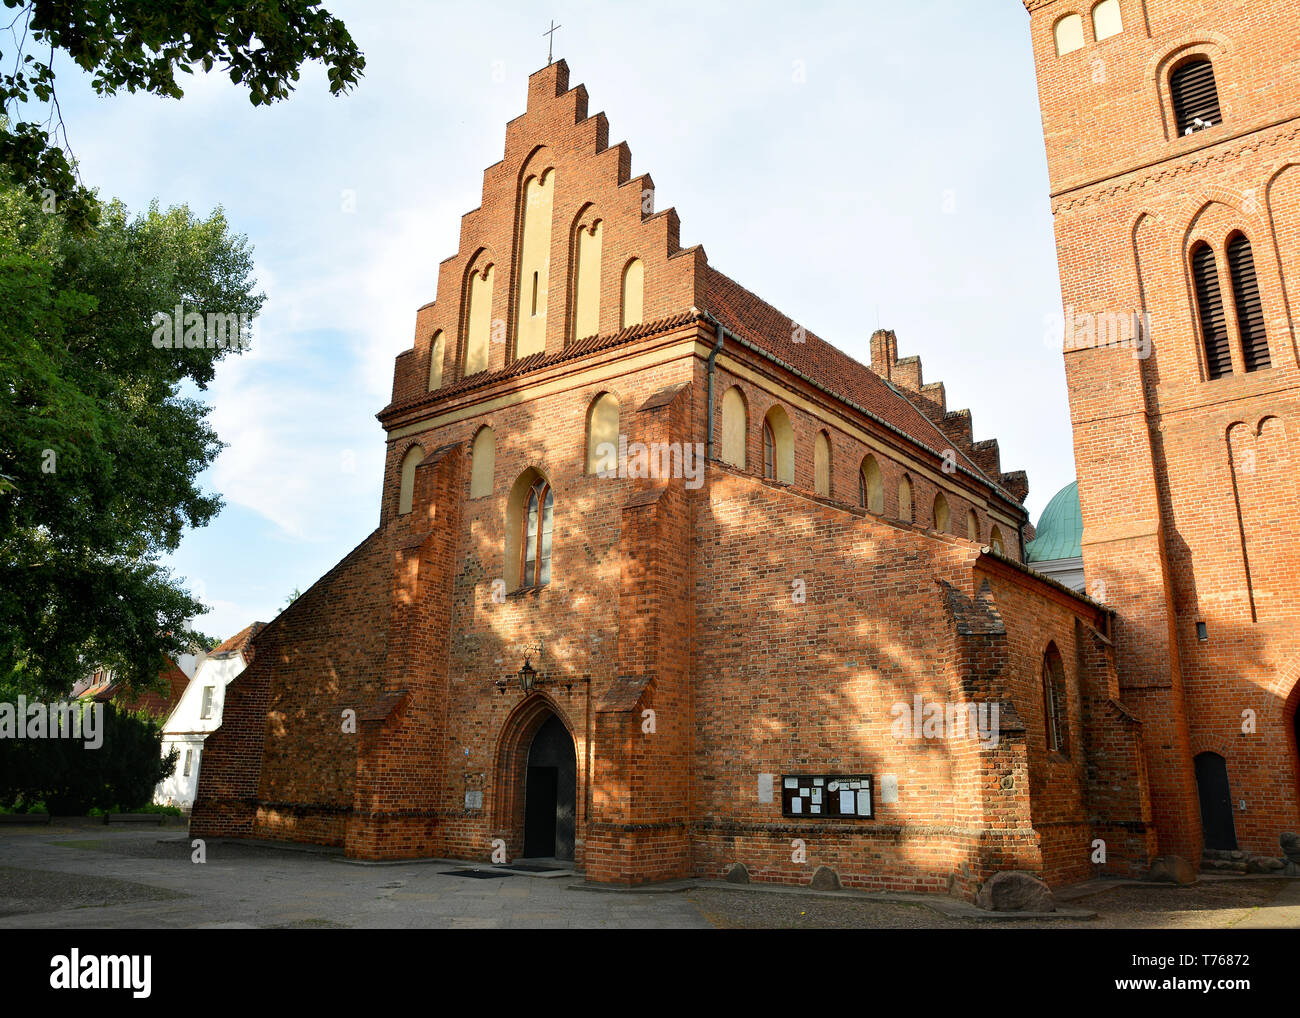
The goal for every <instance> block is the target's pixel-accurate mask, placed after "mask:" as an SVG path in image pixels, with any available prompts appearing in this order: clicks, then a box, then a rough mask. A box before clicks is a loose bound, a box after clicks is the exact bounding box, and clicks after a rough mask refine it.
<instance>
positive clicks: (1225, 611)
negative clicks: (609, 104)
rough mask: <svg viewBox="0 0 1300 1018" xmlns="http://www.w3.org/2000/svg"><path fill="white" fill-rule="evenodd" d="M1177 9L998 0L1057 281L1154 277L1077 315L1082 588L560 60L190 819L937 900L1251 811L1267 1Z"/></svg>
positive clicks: (1279, 731) (344, 839)
mask: <svg viewBox="0 0 1300 1018" xmlns="http://www.w3.org/2000/svg"><path fill="white" fill-rule="evenodd" d="M1195 6H1205V5H1195ZM1208 6H1210V7H1217V8H1221V9H1222V11H1223V13H1222V15H1221V16H1218V17H1216V18H1214V19H1209V18H1207V17H1206V16H1203V15H1197V14H1193V13H1192V6H1191V5H1188V4H1185V3H1176V2H1173V0H1145V2H1144V0H1119V2H1116V0H1103V2H1102V3H1099V4H1096V5H1095V6H1094V7H1092V8H1090V9H1085V7H1084V6H1083V5H1078V4H1073V3H1070V2H1043V0H1028V2H1027V3H1026V7H1027V8H1028V9H1029V13H1030V15H1031V23H1032V33H1033V45H1034V52H1035V55H1036V59H1037V63H1038V73H1039V83H1040V90H1041V101H1042V107H1043V119H1044V129H1045V133H1046V137H1047V144H1048V155H1049V164H1050V170H1051V184H1052V201H1053V207H1054V212H1055V217H1056V228H1057V237H1058V247H1059V251H1060V260H1061V279H1062V288H1063V295H1064V298H1065V303H1066V305H1069V306H1072V311H1073V314H1074V315H1075V316H1076V317H1077V316H1078V315H1085V316H1086V315H1110V316H1111V318H1112V319H1116V312H1123V315H1124V316H1128V315H1130V313H1132V312H1145V313H1147V315H1148V317H1149V321H1150V328H1149V330H1148V329H1147V328H1146V325H1145V321H1146V319H1143V318H1142V317H1141V315H1140V314H1139V315H1138V317H1137V318H1128V317H1124V318H1123V321H1120V323H1119V324H1120V326H1123V325H1124V324H1125V322H1128V323H1130V324H1134V323H1136V325H1137V326H1138V333H1137V334H1136V335H1132V336H1130V337H1129V339H1130V341H1129V342H1127V343H1124V342H1122V340H1123V337H1122V336H1121V337H1119V339H1120V340H1121V341H1120V342H1109V340H1113V339H1115V338H1116V337H1115V336H1113V335H1108V336H1107V339H1108V342H1106V343H1102V342H1098V341H1097V339H1096V335H1097V334H1096V332H1095V331H1094V332H1093V341H1092V343H1091V344H1090V345H1088V344H1081V343H1079V342H1076V341H1075V339H1076V337H1075V336H1074V335H1073V334H1069V335H1067V337H1066V338H1067V342H1066V364H1067V371H1068V378H1069V386H1070V400H1071V411H1072V415H1073V422H1074V429H1075V441H1076V460H1077V465H1078V471H1079V498H1080V503H1081V507H1082V514H1083V521H1084V535H1083V558H1084V564H1085V570H1086V574H1087V581H1088V589H1087V593H1086V594H1082V593H1077V592H1076V591H1074V590H1072V589H1070V588H1069V587H1067V586H1064V585H1063V584H1061V583H1058V582H1056V581H1054V580H1052V579H1049V578H1048V577H1047V576H1045V575H1043V574H1041V573H1039V572H1038V571H1036V570H1034V569H1033V568H1032V567H1031V566H1030V565H1028V564H1026V561H1025V552H1024V546H1025V543H1026V541H1027V540H1028V539H1029V538H1030V537H1032V536H1033V533H1032V527H1030V525H1029V522H1028V519H1027V514H1026V511H1025V509H1024V506H1023V501H1024V499H1025V496H1026V494H1027V491H1028V482H1027V479H1026V477H1025V475H1024V473H1023V472H1020V471H1004V470H1003V469H1002V467H1001V463H1000V459H999V451H998V444H997V442H996V441H995V440H976V439H975V437H974V434H973V431H972V423H971V416H970V413H969V412H968V411H965V410H949V409H948V408H947V406H946V402H945V397H944V388H943V384H942V383H940V382H927V381H925V380H924V379H923V377H922V371H921V363H920V361H919V359H918V358H917V357H914V356H913V357H900V356H899V351H898V344H897V340H896V338H895V336H894V334H893V333H891V332H887V331H879V332H877V333H876V334H875V335H874V336H872V337H871V363H870V366H865V365H862V364H860V363H858V362H857V361H855V360H854V359H853V358H851V357H849V356H848V355H846V354H844V353H842V352H841V351H840V350H838V349H837V348H835V347H834V346H832V345H831V344H829V343H828V342H826V341H824V340H822V339H820V338H819V337H817V336H815V335H813V334H812V333H811V332H808V331H807V330H805V329H804V328H803V327H802V326H800V325H799V324H798V319H797V318H794V319H792V318H790V317H788V316H787V315H786V314H784V313H782V312H781V311H778V310H777V309H776V308H774V307H772V306H771V305H769V304H767V303H766V302H764V301H763V300H762V299H761V298H760V297H758V296H757V295H755V294H754V293H752V292H750V291H749V290H747V289H745V288H744V287H743V286H742V285H740V284H739V283H738V282H736V281H735V280H733V279H731V278H729V277H728V276H727V275H725V274H724V273H723V272H722V271H721V270H720V269H718V268H716V267H714V266H713V265H712V264H711V263H710V262H709V260H708V257H707V255H706V254H705V251H704V249H703V248H702V247H690V248H682V247H681V246H680V245H679V242H678V233H679V230H678V219H677V216H676V214H675V213H674V212H673V211H672V210H671V209H669V210H663V211H655V209H654V202H653V198H654V185H653V183H652V181H651V179H650V178H649V176H648V175H642V176H637V177H634V176H632V174H631V155H630V152H629V150H628V147H627V145H626V144H623V143H616V144H613V145H611V144H610V142H609V126H608V123H607V121H606V119H605V117H604V116H603V115H602V114H597V115H594V116H591V115H589V114H588V108H587V93H586V90H585V89H584V88H583V87H582V86H581V85H578V86H576V87H571V86H570V82H569V73H568V68H567V66H566V65H565V63H564V62H563V61H558V62H556V63H554V64H551V65H549V66H547V67H545V68H543V69H542V70H540V71H538V72H537V73H535V74H533V75H532V76H531V78H530V79H529V82H528V98H527V108H526V111H525V112H524V114H523V115H522V116H520V117H518V118H516V119H515V120H513V121H511V122H510V123H509V124H508V125H507V129H506V140H505V152H504V156H503V158H502V160H501V161H500V162H498V163H496V164H495V165H493V166H491V167H489V168H488V169H487V170H486V172H485V174H484V181H483V198H482V204H481V205H480V207H479V208H477V209H475V210H473V211H471V212H469V213H468V214H467V215H466V216H465V217H464V218H463V219H462V225H461V235H460V238H459V248H458V250H457V252H456V253H455V254H454V255H453V256H452V257H450V258H448V259H447V260H445V261H443V262H442V263H441V265H440V266H439V275H438V286H437V299H436V300H434V301H432V302H430V303H428V304H426V305H424V306H423V307H421V308H419V309H418V311H417V312H416V321H415V335H414V344H413V346H412V347H411V349H409V350H407V351H405V352H403V353H402V354H401V355H400V356H399V357H398V358H397V361H396V367H395V373H394V382H393V395H392V401H391V402H390V403H389V405H388V406H387V407H385V408H384V409H383V410H382V411H381V412H380V413H379V415H378V416H379V420H380V422H381V424H382V425H383V427H384V429H385V432H386V435H387V460H386V468H385V477H384V487H383V499H382V505H381V507H380V518H379V524H378V527H377V528H376V529H375V531H374V532H373V533H371V534H370V535H369V536H368V537H367V538H366V539H365V540H364V541H363V542H362V543H361V544H360V545H359V546H358V547H357V548H355V549H354V550H353V551H352V552H351V553H349V554H348V555H347V556H346V557H345V558H344V559H343V561H341V562H340V563H339V564H338V565H337V566H335V567H334V568H333V569H332V570H331V571H330V572H329V573H327V574H326V575H325V576H324V577H322V578H321V579H320V580H319V581H318V582H317V583H316V584H315V585H314V586H313V587H311V589H310V590H308V591H307V592H306V593H304V594H303V595H302V596H301V597H299V598H298V599H297V600H296V601H294V602H293V604H292V605H290V606H289V607H288V608H287V609H286V610H285V611H284V612H283V613H282V614H281V615H280V616H279V617H278V618H277V619H276V620H275V621H274V622H273V623H272V624H270V625H269V626H267V627H266V629H265V630H263V631H262V632H261V633H260V634H259V635H258V637H257V641H256V645H257V654H256V657H255V658H254V660H253V663H252V665H251V666H250V667H249V668H248V669H247V670H246V671H245V672H244V673H243V674H242V675H241V676H240V677H239V678H238V680H236V681H235V682H233V683H232V684H231V685H230V687H229V689H228V691H227V698H226V703H225V709H224V715H223V722H222V725H221V728H220V729H219V730H218V731H217V732H215V733H214V734H212V735H211V736H209V738H208V743H207V751H206V756H205V760H204V767H203V770H202V773H201V776H200V787H199V791H198V797H197V800H196V803H195V808H194V813H193V817H192V822H191V832H192V833H193V834H194V835H196V836H216V835H226V836H235V837H250V838H269V839H282V840H291V841H303V842H313V843H318V844H323V845H331V846H339V847H341V848H342V849H343V850H344V851H345V852H346V854H347V855H349V856H351V857H355V858H361V859H399V858H420V857H430V858H455V859H465V860H476V861H479V862H482V863H489V862H498V863H499V862H502V861H510V862H513V861H516V860H519V859H524V858H529V859H531V858H540V859H556V860H572V863H573V865H574V866H576V867H577V868H578V869H579V870H580V871H581V872H582V873H584V874H585V877H586V879H587V880H589V881H593V882H605V883H613V884H639V883H649V882H655V881H665V880H671V879H676V878H683V877H691V876H697V877H714V878H716V877H720V876H722V875H724V874H728V873H731V874H733V876H735V875H736V874H738V873H739V874H744V875H746V876H747V877H748V878H749V879H752V880H755V881H772V882H783V883H791V884H798V883H807V882H808V881H809V879H810V878H811V877H812V875H813V873H814V872H815V871H816V870H817V869H818V868H819V867H823V866H824V867H829V868H830V869H831V870H833V871H834V872H835V874H836V875H837V876H838V878H839V880H840V882H841V883H842V884H844V885H845V886H851V887H860V888H870V889H904V890H926V891H937V892H947V893H952V894H956V895H959V896H963V897H967V898H969V897H973V896H974V894H975V893H976V891H978V889H979V888H980V886H981V885H982V884H983V883H984V882H985V881H986V880H987V879H988V878H989V877H990V876H991V875H992V874H994V873H996V872H998V871H1001V870H1024V871H1029V872H1032V873H1036V874H1038V875H1040V876H1041V877H1042V878H1043V879H1044V880H1046V881H1047V882H1048V883H1049V884H1052V885H1060V884H1064V883H1069V882H1073V881H1077V880H1082V879H1087V878H1088V877H1091V876H1094V875H1096V874H1098V873H1101V872H1106V873H1117V874H1126V875H1138V874H1141V873H1143V872H1145V870H1146V868H1147V866H1148V864H1149V862H1150V860H1151V859H1152V858H1153V857H1155V856H1157V855H1160V854H1170V853H1176V854H1179V855H1182V856H1184V857H1185V858H1188V859H1190V860H1193V861H1194V862H1195V861H1199V859H1200V858H1201V853H1202V849H1203V848H1204V847H1206V846H1209V847H1211V848H1213V847H1217V846H1219V845H1221V844H1226V843H1227V842H1226V841H1225V839H1227V838H1230V839H1231V840H1232V846H1233V847H1237V846H1238V845H1240V846H1241V847H1243V848H1248V849H1251V850H1256V851H1260V852H1265V853H1271V854H1274V855H1276V854H1277V853H1276V845H1277V837H1278V834H1279V833H1280V832H1281V831H1283V830H1287V829H1290V830H1294V829H1296V828H1297V827H1300V811H1298V809H1297V783H1298V775H1300V766H1298V765H1297V756H1296V737H1295V728H1294V725H1295V722H1294V716H1295V708H1296V699H1297V688H1298V687H1297V679H1298V678H1300V637H1297V635H1296V626H1295V623H1296V621H1297V618H1296V615H1297V605H1296V600H1295V598H1296V595H1295V593H1294V589H1295V586H1294V581H1295V580H1297V579H1298V578H1300V569H1298V568H1297V566H1298V564H1300V561H1298V559H1297V547H1298V543H1300V539H1298V538H1297V527H1296V515H1295V508H1294V507H1295V505H1296V501H1295V499H1294V497H1293V496H1294V494H1295V489H1296V482H1295V479H1294V476H1293V475H1292V473H1291V472H1290V471H1289V470H1287V460H1286V452H1285V432H1286V430H1287V429H1288V428H1290V429H1291V430H1292V431H1293V433H1294V430H1295V428H1296V427H1297V414H1296V381H1297V374H1296V371H1297V355H1296V346H1295V340H1294V338H1293V335H1292V333H1291V332H1290V331H1289V329H1288V325H1287V322H1288V321H1289V320H1290V317H1291V316H1290V312H1289V310H1288V301H1290V300H1293V299H1295V297H1294V295H1295V293H1296V291H1297V289H1298V288H1300V236H1298V235H1297V230H1298V229H1300V226H1298V224H1300V216H1298V215H1297V213H1300V165H1297V163H1300V158H1297V157H1298V156H1300V145H1298V144H1297V136H1300V116H1298V115H1300V91H1297V88H1298V86H1297V83H1296V79H1295V76H1294V75H1293V74H1292V75H1290V76H1289V77H1288V75H1286V74H1284V73H1283V68H1284V67H1285V66H1287V65H1288V64H1290V65H1292V66H1294V65H1295V61H1297V60H1300V39H1298V38H1297V35H1296V33H1295V32H1294V31H1291V30H1287V31H1283V30H1282V29H1283V27H1284V26H1283V24H1282V22H1283V21H1284V20H1286V19H1287V18H1288V17H1291V16H1290V15H1288V14H1287V13H1286V8H1285V7H1284V5H1283V4H1282V3H1280V2H1278V3H1264V4H1262V5H1261V4H1256V5H1254V6H1253V7H1252V8H1251V11H1250V12H1249V13H1247V12H1245V11H1244V10H1243V9H1241V8H1240V7H1239V5H1235V4H1233V5H1230V4H1226V3H1225V4H1210V5H1208ZM1261 6H1262V8H1263V9H1264V10H1265V11H1270V12H1272V13H1271V14H1270V15H1268V16H1264V15H1261V14H1260V13H1259V10H1260V8H1261ZM1211 21H1212V23H1210V22H1211ZM1290 28H1291V29H1293V28H1294V25H1293V24H1291V25H1290ZM1076 43H1077V45H1076ZM1097 61H1104V67H1105V71H1104V74H1103V75H1102V78H1101V80H1100V82H1099V81H1097V79H1096V71H1095V66H1096V63H1097ZM1202 64H1204V65H1206V66H1207V67H1210V68H1212V70H1213V74H1212V75H1211V74H1210V71H1209V70H1207V69H1203V68H1202ZM1189 68H1191V69H1192V70H1189ZM1207 81H1208V82H1209V85H1208V86H1207V84H1206V82H1207ZM1189 82H1190V84H1189ZM1216 82H1217V98H1215V99H1214V106H1213V109H1211V101H1210V98H1207V97H1209V96H1210V93H1211V91H1212V90H1213V89H1214V88H1215V84H1216ZM1260 82H1273V83H1275V86H1274V87H1273V88H1272V89H1266V88H1262V87H1259V83H1260ZM1189 115H1191V116H1195V117H1196V118H1199V119H1200V120H1201V121H1204V122H1207V124H1208V126H1204V127H1200V126H1197V125H1191V126H1192V127H1193V130H1192V131H1190V132H1188V133H1184V130H1183V128H1184V121H1185V120H1187V118H1188V117H1189ZM1243 240H1244V241H1245V242H1246V244H1245V252H1244V254H1243V248H1242V242H1243ZM1207 250H1208V251H1209V252H1210V253H1209V254H1208V255H1207V254H1205V251H1207ZM1252 259H1253V260H1252ZM1243 265H1246V266H1247V267H1249V268H1250V273H1249V274H1248V275H1247V274H1245V273H1244V272H1243V269H1242V266H1243ZM1216 274H1217V275H1216ZM1252 287H1253V288H1252ZM1216 302H1217V303H1216ZM795 310H798V311H801V312H802V311H808V310H812V309H795ZM1121 317H1122V316H1121ZM1116 320H1118V319H1116ZM1112 324H1114V322H1112ZM1117 327H1118V326H1117ZM1148 333H1149V335H1148ZM1144 337H1146V338H1148V339H1149V340H1150V343H1149V345H1150V347H1151V350H1150V352H1149V356H1146V357H1139V356H1136V355H1135V354H1136V353H1138V352H1140V348H1141V347H1142V345H1143V342H1145V341H1146V340H1145V339H1144ZM1140 340H1141V342H1140ZM1288 579H1290V580H1291V581H1293V582H1292V583H1290V584H1288V583H1287V582H1286V581H1287V580H1288ZM1243 712H1246V713H1243ZM1247 717H1253V722H1250V723H1248V722H1247V721H1246V720H1245V719H1246V718H1247Z"/></svg>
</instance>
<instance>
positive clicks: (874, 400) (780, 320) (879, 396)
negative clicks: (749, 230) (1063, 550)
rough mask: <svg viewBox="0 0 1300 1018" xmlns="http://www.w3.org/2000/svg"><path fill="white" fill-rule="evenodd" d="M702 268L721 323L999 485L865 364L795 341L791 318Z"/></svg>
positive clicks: (816, 341)
mask: <svg viewBox="0 0 1300 1018" xmlns="http://www.w3.org/2000/svg"><path fill="white" fill-rule="evenodd" d="M705 271H706V272H707V273H708V278H707V283H706V291H705V292H706V294H707V297H706V299H707V301H708V308H709V310H710V311H712V312H713V314H714V315H715V316H716V317H717V318H718V319H720V320H721V322H722V324H723V325H724V326H725V327H726V328H728V329H730V330H731V331H732V332H734V333H736V334H737V335H738V336H740V337H741V338H742V339H745V340H747V341H749V342H750V343H752V344H753V345H754V346H757V347H759V348H760V349H762V350H764V351H766V352H767V353H769V354H771V355H772V356H773V357H776V358H777V359H778V360H781V361H784V362H785V363H786V364H788V365H790V366H791V367H792V368H794V369H795V370H796V371H798V372H799V373H800V374H802V375H805V376H807V377H808V378H810V379H812V380H813V381H814V382H816V383H817V384H818V385H820V386H821V387H822V388H824V389H827V390H829V391H830V392H831V393H833V394H835V395H837V396H839V397H840V398H841V399H845V400H848V401H849V402H851V403H856V404H857V405H858V406H860V407H862V408H863V409H865V410H867V411H869V412H870V413H872V414H873V415H875V416H876V417H879V418H880V419H881V420H883V421H885V422H886V423H887V424H889V425H891V426H892V427H894V428H896V429H897V430H899V431H901V432H903V434H905V435H907V436H908V437H909V438H911V439H912V440H913V441H914V442H917V443H918V444H920V445H921V446H923V447H925V448H927V449H929V450H930V451H931V452H933V453H934V454H935V455H936V456H939V457H942V456H943V451H944V450H946V449H953V451H954V452H955V453H956V454H957V459H958V461H959V462H960V463H961V465H962V466H963V467H965V468H966V469H967V470H969V471H970V472H971V473H973V474H974V475H975V476H976V477H978V478H980V479H981V480H983V481H985V482H986V483H988V484H992V485H994V486H996V487H999V490H1000V485H998V482H997V481H996V480H994V479H992V478H990V477H989V476H988V475H987V474H985V473H984V471H982V470H981V469H980V468H979V467H978V466H976V464H975V463H974V462H972V461H971V459H970V458H969V457H968V456H966V455H965V453H963V452H962V451H961V450H960V449H957V448H955V447H954V445H953V443H952V442H951V441H950V440H949V439H948V437H947V436H946V435H944V433H943V432H942V431H940V430H939V428H938V427H937V426H936V425H935V424H933V423H932V422H931V421H930V419H929V418H927V417H926V416H925V415H924V414H923V413H921V411H919V410H918V409H916V407H915V406H913V405H912V403H911V402H909V401H908V400H907V398H906V397H904V396H903V395H902V394H901V393H899V392H898V391H897V390H896V389H894V388H893V387H892V386H890V385H889V384H888V383H887V382H886V381H885V380H884V379H882V378H881V377H880V376H879V375H877V374H876V373H875V372H874V371H872V370H871V369H870V368H868V367H867V366H866V365H864V364H861V363H860V362H858V361H856V360H854V359H853V358H852V357H850V356H849V355H848V354H846V353H845V352H844V351H843V350H840V349H838V348H836V347H834V346H831V344H830V343H827V342H826V341H825V340H824V339H821V338H819V337H818V336H815V335H813V333H811V332H808V331H807V330H806V329H804V330H802V332H801V333H800V335H799V338H800V340H801V341H800V342H796V341H795V339H794V338H793V333H794V329H795V326H796V324H797V321H798V320H797V319H793V318H791V317H790V316H789V315H785V314H782V313H781V312H780V311H778V310H777V309H776V308H774V307H772V305H771V304H769V303H767V301H765V300H763V299H762V298H761V297H758V296H756V295H755V294H753V293H751V292H750V291H749V290H746V289H745V288H744V287H743V286H741V285H740V284H739V283H737V282H736V281H735V280H734V279H732V278H731V277H729V276H725V275H723V274H722V273H721V272H719V271H718V270H717V269H715V268H713V266H711V265H710V266H708V268H707V269H706V270H705Z"/></svg>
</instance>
